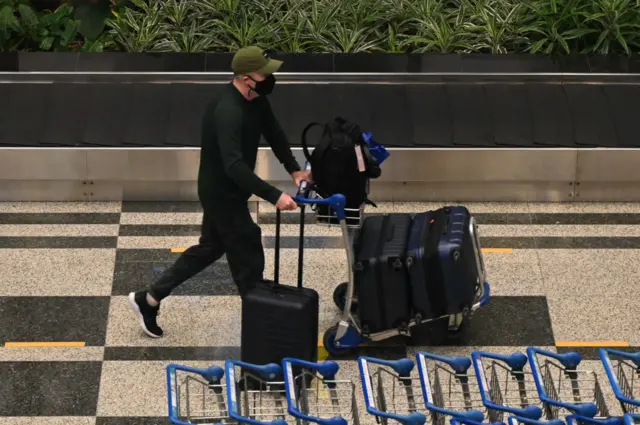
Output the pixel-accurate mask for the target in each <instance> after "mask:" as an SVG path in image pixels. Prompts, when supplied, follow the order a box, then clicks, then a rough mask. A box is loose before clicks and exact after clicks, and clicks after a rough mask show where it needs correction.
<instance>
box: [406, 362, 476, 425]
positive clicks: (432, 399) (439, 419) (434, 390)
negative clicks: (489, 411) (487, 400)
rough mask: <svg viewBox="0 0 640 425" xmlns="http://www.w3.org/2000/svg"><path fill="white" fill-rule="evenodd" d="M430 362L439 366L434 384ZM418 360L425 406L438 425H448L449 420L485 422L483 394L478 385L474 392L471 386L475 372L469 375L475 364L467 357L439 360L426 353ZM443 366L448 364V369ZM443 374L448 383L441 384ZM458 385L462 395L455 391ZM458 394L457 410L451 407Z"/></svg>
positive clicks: (434, 376) (434, 372)
mask: <svg viewBox="0 0 640 425" xmlns="http://www.w3.org/2000/svg"><path fill="white" fill-rule="evenodd" d="M427 359H429V360H431V361H433V362H434V363H435V370H433V382H432V379H431V377H430V374H429V367H428V366H427ZM416 360H417V363H418V372H419V374H420V384H421V386H422V394H423V396H424V403H425V406H426V407H427V409H429V411H430V412H431V414H432V416H433V424H434V425H444V419H445V416H451V417H458V418H464V419H469V420H472V421H475V422H482V421H483V420H484V413H483V412H482V410H480V409H483V410H484V406H482V399H481V398H480V392H479V391H478V389H477V388H476V386H475V385H473V389H472V387H471V386H470V385H469V384H470V381H471V380H473V378H474V376H473V370H471V374H469V369H470V368H471V360H469V359H468V358H466V357H445V356H438V355H435V354H431V353H426V352H423V351H421V352H418V353H417V354H416ZM443 363H444V364H446V365H447V366H448V368H444V367H443V366H442V364H443ZM440 370H442V372H444V373H446V374H447V375H446V376H447V378H448V381H445V382H442V381H441V378H440V375H439V373H438V372H439V371H440ZM454 381H455V382H454ZM457 384H459V385H460V389H459V390H458V391H456V390H454V389H453V385H457ZM445 388H448V390H449V391H448V394H444V392H445ZM455 393H457V395H458V397H457V398H455V402H454V403H455V404H456V406H451V405H450V404H451V401H452V398H454V397H452V396H455V395H456V394H455ZM460 395H461V397H460ZM447 399H448V401H449V405H447V406H445V404H446V402H445V400H447ZM478 402H480V405H477V404H478ZM453 407H460V408H461V409H454V408H453Z"/></svg>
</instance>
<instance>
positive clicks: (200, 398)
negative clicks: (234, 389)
mask: <svg viewBox="0 0 640 425" xmlns="http://www.w3.org/2000/svg"><path fill="white" fill-rule="evenodd" d="M223 377H224V370H223V369H222V368H221V367H218V366H211V367H209V368H206V369H198V368H194V367H188V366H181V365H177V364H169V365H168V366H167V392H168V396H169V397H168V398H169V421H170V422H171V423H172V424H175V425H190V424H202V423H209V424H232V423H237V422H235V421H234V420H233V419H231V418H230V416H229V409H228V407H227V385H226V383H225V382H224V380H223Z"/></svg>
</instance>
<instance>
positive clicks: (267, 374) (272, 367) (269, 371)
mask: <svg viewBox="0 0 640 425" xmlns="http://www.w3.org/2000/svg"><path fill="white" fill-rule="evenodd" d="M224 364H225V369H226V375H227V379H226V382H227V405H228V406H229V416H231V418H232V419H235V420H236V421H238V422H241V423H245V424H250V425H287V423H286V422H285V421H284V420H282V419H274V420H272V421H264V422H263V421H258V420H255V419H251V418H247V417H245V416H241V415H240V414H239V409H238V396H237V394H236V371H235V367H236V366H239V367H241V368H243V369H245V370H250V371H252V372H254V373H256V374H258V375H259V376H260V377H261V378H263V379H265V380H274V379H278V378H280V379H281V378H282V368H281V367H280V365H278V364H276V363H269V364H266V365H256V364H252V363H246V362H243V361H239V360H227V361H226V362H225V363H224Z"/></svg>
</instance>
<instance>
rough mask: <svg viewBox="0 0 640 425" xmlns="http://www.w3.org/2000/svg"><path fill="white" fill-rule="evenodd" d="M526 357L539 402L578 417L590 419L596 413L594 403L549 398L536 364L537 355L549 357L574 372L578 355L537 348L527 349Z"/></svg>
mask: <svg viewBox="0 0 640 425" xmlns="http://www.w3.org/2000/svg"><path fill="white" fill-rule="evenodd" d="M527 355H528V356H529V364H530V365H531V370H532V372H533V380H534V381H535V383H536V388H537V390H538V395H539V396H540V400H542V401H543V402H544V403H548V404H551V405H554V406H558V407H561V408H563V409H567V410H570V411H571V412H573V413H575V414H578V415H579V416H584V417H591V418H592V417H594V416H595V415H596V414H597V413H598V406H596V405H595V404H594V403H566V402H563V401H559V400H554V399H552V398H550V397H549V395H548V394H547V391H546V390H545V386H544V382H543V379H542V373H541V371H540V364H539V362H538V355H541V356H546V357H551V358H553V359H556V360H558V361H559V362H560V363H561V364H562V366H563V367H564V368H565V369H566V370H575V369H576V368H577V367H578V365H579V364H580V362H581V361H582V358H581V357H580V354H578V353H575V352H569V353H564V354H559V353H553V352H551V351H547V350H542V349H540V348H537V347H529V348H527Z"/></svg>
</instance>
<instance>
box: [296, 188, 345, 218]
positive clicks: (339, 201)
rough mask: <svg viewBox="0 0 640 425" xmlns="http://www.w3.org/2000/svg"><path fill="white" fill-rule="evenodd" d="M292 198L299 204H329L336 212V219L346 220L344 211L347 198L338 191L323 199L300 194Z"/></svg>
mask: <svg viewBox="0 0 640 425" xmlns="http://www.w3.org/2000/svg"><path fill="white" fill-rule="evenodd" d="M294 200H295V201H296V202H297V203H299V204H309V205H313V204H315V205H329V207H330V208H331V209H333V210H335V212H336V217H338V220H340V221H342V220H346V218H347V216H346V214H345V212H344V208H345V205H347V199H346V198H345V197H344V195H342V194H340V193H336V194H334V195H331V196H329V197H328V198H323V199H311V198H305V197H303V196H300V195H296V197H295V198H294Z"/></svg>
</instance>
